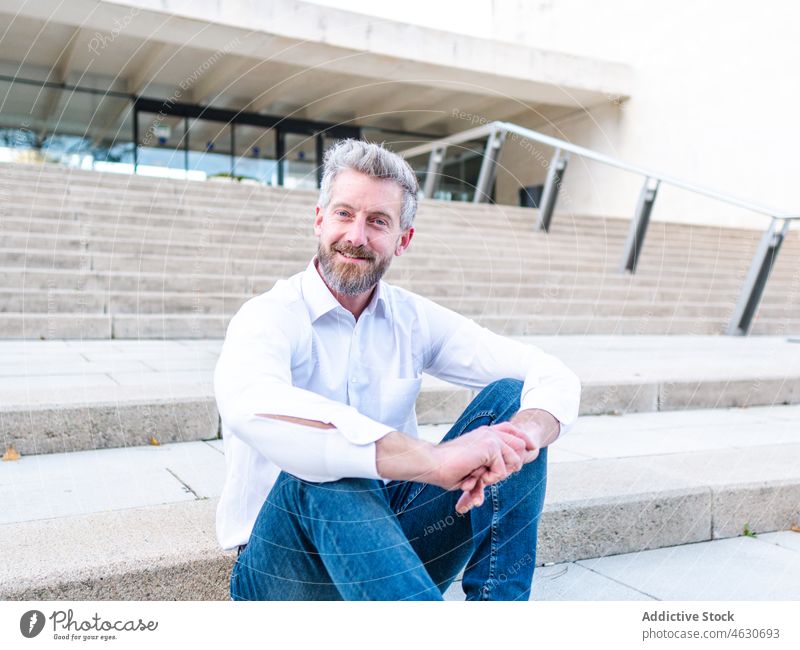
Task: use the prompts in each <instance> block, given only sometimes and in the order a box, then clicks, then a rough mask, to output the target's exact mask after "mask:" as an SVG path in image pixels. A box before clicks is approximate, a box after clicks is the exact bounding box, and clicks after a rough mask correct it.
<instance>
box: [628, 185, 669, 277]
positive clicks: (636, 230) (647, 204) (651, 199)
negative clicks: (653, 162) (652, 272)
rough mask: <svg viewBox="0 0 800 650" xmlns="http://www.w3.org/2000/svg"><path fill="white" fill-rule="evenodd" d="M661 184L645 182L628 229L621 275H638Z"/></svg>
mask: <svg viewBox="0 0 800 650" xmlns="http://www.w3.org/2000/svg"><path fill="white" fill-rule="evenodd" d="M654 181H655V182H654ZM660 184H661V182H660V181H659V180H658V179H652V178H649V177H648V178H645V180H644V185H642V191H641V192H639V200H638V202H637V203H636V212H635V213H634V215H633V219H631V225H630V228H629V229H628V238H627V240H626V241H625V249H624V250H623V253H622V264H620V269H619V271H620V273H625V271H628V272H630V273H636V265H637V264H638V263H639V255H641V253H642V246H644V238H645V235H646V234H647V226H648V225H650V214H651V213H652V212H653V203H655V200H656V195H657V194H658V186H659V185H660Z"/></svg>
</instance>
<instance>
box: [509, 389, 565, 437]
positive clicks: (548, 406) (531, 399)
mask: <svg viewBox="0 0 800 650" xmlns="http://www.w3.org/2000/svg"><path fill="white" fill-rule="evenodd" d="M535 392H536V391H530V392H529V393H528V394H527V395H525V396H523V398H522V399H521V400H520V405H519V410H520V411H524V410H526V409H540V410H542V411H547V412H548V413H549V414H550V415H552V416H553V417H554V418H555V419H556V420H558V422H559V424H560V425H561V428H560V430H559V434H558V435H559V436H562V435H564V434H565V433H566V432H567V431H569V430H570V429H571V428H572V425H573V424H575V420H576V418H575V417H573V416H572V414H571V412H570V409H569V408H568V407H565V406H562V405H559V404H554V403H553V402H552V401H547V400H542V399H541V397H540V396H538V395H536V394H535Z"/></svg>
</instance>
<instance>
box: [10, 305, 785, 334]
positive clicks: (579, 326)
mask: <svg viewBox="0 0 800 650" xmlns="http://www.w3.org/2000/svg"><path fill="white" fill-rule="evenodd" d="M228 320H229V316H228V314H203V313H196V312H195V311H193V312H192V313H186V314H174V313H156V314H147V313H127V314H126V313H117V314H101V313H92V312H88V311H84V312H80V311H78V312H71V313H55V312H44V313H20V312H6V313H0V339H6V340H11V339H42V340H54V339H79V340H83V339H110V338H114V339H149V340H165V339H182V338H184V339H215V338H221V337H223V336H224V335H225V331H226V329H227V325H228ZM475 321H476V322H477V323H478V324H480V325H481V326H483V327H488V328H489V329H491V330H493V331H495V332H497V333H499V334H502V335H505V336H542V335H559V336H568V335H569V336H587V335H616V336H622V335H627V336H630V335H633V336H641V335H671V336H675V335H683V334H694V335H718V334H722V333H724V332H725V329H726V327H727V325H728V321H729V318H720V319H709V318H705V317H691V318H683V317H672V316H670V317H663V318H659V317H655V316H653V314H652V313H651V312H647V311H644V312H643V313H641V314H640V315H638V316H635V317H623V316H620V315H615V316H550V315H547V316H521V317H514V316H484V315H479V316H476V317H475ZM751 333H752V334H755V335H786V334H800V320H799V319H793V318H784V317H781V318H770V319H767V318H758V319H757V320H756V321H755V324H754V325H753V329H752V332H751Z"/></svg>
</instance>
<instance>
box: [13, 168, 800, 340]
mask: <svg viewBox="0 0 800 650" xmlns="http://www.w3.org/2000/svg"><path fill="white" fill-rule="evenodd" d="M0 199H2V204H1V205H2V207H1V209H2V212H0V215H1V218H0V337H2V338H7V339H8V338H27V339H54V338H55V339H57V338H119V339H125V338H134V339H163V338H220V337H222V336H223V335H224V331H225V326H226V324H227V321H228V319H229V318H230V316H231V315H232V314H233V313H235V311H236V310H237V309H238V307H239V306H240V305H241V304H242V303H243V302H244V301H245V300H247V299H248V298H249V297H251V296H252V295H254V294H257V293H260V292H262V291H265V290H267V289H269V288H270V287H271V286H272V285H273V284H274V282H275V281H276V280H277V279H279V278H282V277H286V276H288V275H290V274H292V273H295V272H297V271H300V270H302V269H303V268H304V267H305V266H306V264H307V263H308V260H309V259H310V258H311V256H312V255H313V253H314V251H315V245H316V244H315V239H314V237H313V235H312V231H311V220H312V214H313V206H314V204H315V201H316V194H315V193H314V192H310V191H289V190H286V189H283V188H268V187H262V186H252V185H238V184H236V183H210V182H209V183H199V182H191V181H173V180H164V179H145V178H140V177H131V176H122V175H114V174H101V173H95V172H85V171H76V170H71V169H64V168H59V167H56V166H46V165H40V166H35V165H29V166H28V165H13V166H11V165H7V164H0ZM534 220H535V214H534V211H532V210H529V209H525V208H515V207H509V206H486V205H473V204H465V203H449V202H440V201H424V202H422V204H421V208H420V212H419V215H418V217H417V222H416V224H415V225H416V236H415V240H414V242H413V243H412V246H411V248H410V249H409V253H408V254H407V255H405V256H403V257H402V258H398V259H396V260H395V262H394V264H393V266H392V269H391V271H390V272H389V274H388V275H387V279H388V280H389V281H392V282H395V283H396V284H398V285H400V286H403V287H406V288H408V289H410V290H412V291H416V292H418V293H421V294H423V295H426V296H428V297H430V298H431V299H433V300H436V301H437V302H440V303H441V304H443V305H446V306H448V307H451V308H453V309H457V310H458V311H460V312H462V313H464V314H466V315H468V316H470V317H472V318H474V319H475V320H476V321H478V322H480V323H481V324H483V325H485V326H487V327H490V328H492V329H494V330H496V331H499V332H501V333H503V334H509V335H526V334H581V335H583V334H686V333H694V334H718V333H721V332H722V331H723V330H724V328H725V325H726V324H727V321H728V319H729V317H730V314H731V312H732V310H733V306H734V304H735V302H736V299H737V297H738V295H739V291H740V289H741V285H742V281H743V278H744V274H745V273H746V270H747V268H748V265H749V263H750V259H751V257H752V254H753V251H754V250H755V246H756V244H757V241H758V238H759V233H757V232H755V231H749V230H737V229H728V228H713V227H700V226H686V225H680V224H665V223H654V224H652V226H651V229H650V233H649V234H648V239H647V242H646V244H645V249H644V251H643V254H642V258H641V262H640V268H639V271H638V272H637V274H636V275H635V276H629V275H621V274H619V273H618V271H617V267H618V264H619V258H620V255H621V250H622V246H623V243H624V240H625V236H626V232H627V227H628V222H627V221H626V220H622V219H599V218H593V217H583V216H574V215H558V217H557V218H556V220H555V221H554V224H553V228H552V230H551V232H550V233H548V234H547V235H544V234H541V233H534V232H533V225H532V224H533V223H534ZM798 251H800V243H798V239H797V234H796V233H791V234H790V236H789V238H788V240H787V242H786V243H785V244H784V248H783V250H782V252H781V257H780V259H779V262H778V264H777V266H776V269H775V271H774V274H773V277H772V279H771V281H770V285H769V288H768V291H767V294H766V296H765V299H764V302H763V304H762V307H761V309H760V311H759V314H758V318H757V320H756V322H755V326H754V333H757V334H769V333H787V332H793V331H800V305H798V300H797V295H796V294H797V289H798V287H800V275H798V273H800V272H798V271H797V270H796V269H795V268H794V265H793V260H794V259H796V256H797V253H798Z"/></svg>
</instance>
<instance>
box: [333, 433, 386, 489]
mask: <svg viewBox="0 0 800 650" xmlns="http://www.w3.org/2000/svg"><path fill="white" fill-rule="evenodd" d="M328 433H329V434H331V435H328V436H327V437H326V441H325V442H326V444H325V459H326V464H327V466H328V467H327V469H328V473H329V474H330V475H332V476H358V477H360V478H376V479H380V478H383V477H382V476H381V475H380V474H378V467H377V460H376V447H375V443H374V442H370V443H367V444H362V445H357V444H353V443H352V442H350V441H348V440H347V439H346V438H345V437H344V436H343V435H339V434H337V433H336V432H334V431H329V432H328ZM387 433H388V432H387Z"/></svg>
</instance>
